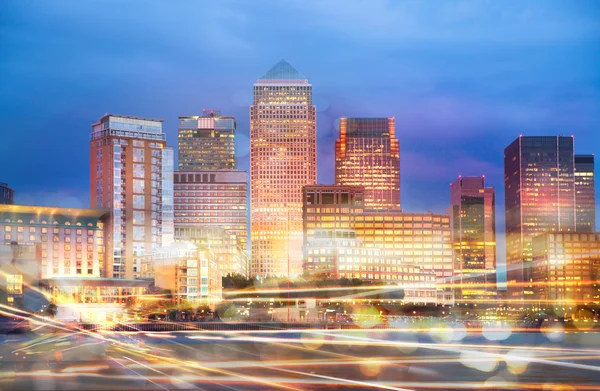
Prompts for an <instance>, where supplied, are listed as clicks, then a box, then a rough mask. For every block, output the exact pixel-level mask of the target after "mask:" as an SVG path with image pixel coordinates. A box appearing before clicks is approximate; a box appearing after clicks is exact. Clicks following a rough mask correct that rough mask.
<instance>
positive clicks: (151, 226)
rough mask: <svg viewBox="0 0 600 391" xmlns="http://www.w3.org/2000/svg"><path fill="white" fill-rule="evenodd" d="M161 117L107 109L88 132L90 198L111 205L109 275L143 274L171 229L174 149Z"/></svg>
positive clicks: (94, 203)
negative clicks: (147, 260) (144, 264)
mask: <svg viewBox="0 0 600 391" xmlns="http://www.w3.org/2000/svg"><path fill="white" fill-rule="evenodd" d="M162 122H163V121H162V120H154V119H148V118H140V117H131V116H124V115H114V114H106V115H104V116H103V117H102V118H100V119H99V120H98V122H96V123H94V124H92V133H91V135H90V204H91V206H92V208H97V209H102V208H105V209H109V210H110V211H111V218H110V220H109V221H108V223H107V233H108V234H107V238H106V246H107V254H108V257H107V260H106V264H107V267H106V277H114V278H137V277H140V273H141V264H142V260H143V259H144V257H145V256H147V255H148V254H150V253H152V252H153V250H154V249H155V248H157V247H158V246H161V245H168V244H169V243H170V242H171V241H172V235H173V222H172V219H173V193H172V186H173V185H172V178H173V150H172V149H171V148H167V147H166V142H165V140H166V136H165V134H164V133H163V132H162Z"/></svg>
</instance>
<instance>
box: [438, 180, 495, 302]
mask: <svg viewBox="0 0 600 391" xmlns="http://www.w3.org/2000/svg"><path fill="white" fill-rule="evenodd" d="M495 209H496V201H495V195H494V188H492V187H486V186H485V179H484V178H483V177H464V178H463V177H459V178H458V179H457V180H456V181H454V182H453V183H451V184H450V210H449V215H450V219H451V225H452V243H453V247H454V287H455V293H454V295H455V300H456V301H457V302H485V300H489V299H495V297H496V228H495V227H496V214H495Z"/></svg>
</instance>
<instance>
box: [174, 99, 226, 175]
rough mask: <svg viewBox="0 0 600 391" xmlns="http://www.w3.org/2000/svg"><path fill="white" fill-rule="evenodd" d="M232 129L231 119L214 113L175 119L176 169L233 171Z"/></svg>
mask: <svg viewBox="0 0 600 391" xmlns="http://www.w3.org/2000/svg"><path fill="white" fill-rule="evenodd" d="M235 126H236V124H235V118H233V117H224V116H221V112H220V111H218V110H202V115H201V116H191V117H179V140H178V168H179V170H181V171H210V170H233V169H235Z"/></svg>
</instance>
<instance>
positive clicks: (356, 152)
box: [335, 118, 400, 210]
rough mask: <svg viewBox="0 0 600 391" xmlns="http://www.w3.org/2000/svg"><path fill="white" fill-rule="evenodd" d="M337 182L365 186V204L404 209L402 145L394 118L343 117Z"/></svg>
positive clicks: (366, 205)
mask: <svg viewBox="0 0 600 391" xmlns="http://www.w3.org/2000/svg"><path fill="white" fill-rule="evenodd" d="M335 182H336V184H338V185H349V186H352V185H354V186H363V187H364V188H365V207H366V208H369V209H386V210H388V209H400V148H399V143H398V140H397V139H396V137H395V122H394V118H341V119H340V138H339V139H338V140H336V142H335Z"/></svg>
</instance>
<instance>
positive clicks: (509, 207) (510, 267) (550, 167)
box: [504, 136, 576, 301]
mask: <svg viewBox="0 0 600 391" xmlns="http://www.w3.org/2000/svg"><path fill="white" fill-rule="evenodd" d="M504 194H505V213H506V269H507V271H506V279H507V290H508V299H509V300H522V299H525V300H526V301H527V300H530V299H531V298H532V295H533V294H534V291H533V288H532V285H531V281H532V268H531V261H532V239H533V237H534V236H536V235H539V234H543V233H549V232H572V231H575V215H576V213H575V175H574V153H573V137H562V136H560V137H553V136H532V137H524V136H520V137H519V138H517V139H516V140H515V141H514V142H513V143H511V144H510V145H509V146H508V147H506V149H505V150H504Z"/></svg>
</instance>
